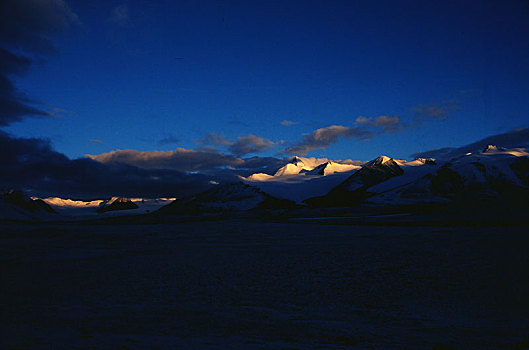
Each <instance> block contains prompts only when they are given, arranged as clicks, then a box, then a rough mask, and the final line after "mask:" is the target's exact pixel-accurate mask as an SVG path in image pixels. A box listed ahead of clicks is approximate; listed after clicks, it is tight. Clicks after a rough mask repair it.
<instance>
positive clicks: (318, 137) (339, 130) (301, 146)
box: [283, 125, 373, 156]
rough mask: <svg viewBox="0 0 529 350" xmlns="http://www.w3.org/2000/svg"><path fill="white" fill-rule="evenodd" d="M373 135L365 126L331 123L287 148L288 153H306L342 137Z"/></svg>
mask: <svg viewBox="0 0 529 350" xmlns="http://www.w3.org/2000/svg"><path fill="white" fill-rule="evenodd" d="M372 136H373V132H372V131H369V130H367V129H366V128H365V127H347V126H341V125H331V126H328V127H325V128H321V129H317V130H315V131H314V132H313V133H311V134H307V135H304V136H303V139H302V140H301V141H300V142H298V143H297V144H295V145H294V146H292V147H288V148H286V149H285V150H284V151H283V152H284V153H286V154H298V155H302V156H304V155H306V154H307V153H308V152H310V151H312V150H315V149H325V148H327V147H329V145H331V144H333V143H336V142H337V141H338V139H339V138H340V137H343V138H346V139H352V138H354V139H357V140H367V139H369V138H371V137H372Z"/></svg>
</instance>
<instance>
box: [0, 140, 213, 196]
mask: <svg viewBox="0 0 529 350" xmlns="http://www.w3.org/2000/svg"><path fill="white" fill-rule="evenodd" d="M0 149H2V151H3V152H5V154H4V156H3V157H2V159H1V161H0V164H1V168H2V171H1V172H0V183H1V184H2V186H3V187H4V188H5V189H8V188H15V189H22V190H25V191H27V192H29V193H31V194H34V195H38V196H62V197H69V198H72V197H73V198H85V199H88V198H92V199H94V198H105V197H109V196H125V197H167V196H169V197H180V196H183V195H188V194H192V193H196V192H198V191H202V190H204V189H206V188H208V187H209V186H210V185H209V181H211V180H212V178H211V177H210V176H205V175H201V174H186V173H184V172H183V171H178V170H173V169H142V168H139V167H136V166H133V165H127V164H117V163H116V164H114V163H112V164H110V163H109V164H105V163H101V162H98V161H95V160H92V159H89V158H82V159H74V160H71V159H69V158H67V157H66V156H65V155H63V154H61V153H59V152H56V151H54V150H53V149H52V147H51V146H50V143H49V141H47V140H43V139H36V138H14V137H11V136H10V135H8V134H7V133H5V132H2V131H0Z"/></svg>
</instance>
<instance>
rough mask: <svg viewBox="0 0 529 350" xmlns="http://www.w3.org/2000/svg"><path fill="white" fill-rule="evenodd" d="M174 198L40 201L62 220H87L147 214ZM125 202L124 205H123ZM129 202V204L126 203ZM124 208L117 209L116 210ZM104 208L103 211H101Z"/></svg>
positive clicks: (54, 199)
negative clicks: (95, 217) (103, 216)
mask: <svg viewBox="0 0 529 350" xmlns="http://www.w3.org/2000/svg"><path fill="white" fill-rule="evenodd" d="M175 199H176V198H127V199H124V198H121V197H111V198H110V199H107V200H100V199H99V200H89V201H83V200H72V199H63V198H59V197H48V198H43V199H42V201H43V202H45V203H47V204H48V205H50V206H51V207H52V208H53V209H54V210H55V211H57V212H58V213H59V214H61V216H62V217H64V218H70V219H71V218H77V217H79V218H89V217H91V216H101V215H102V214H104V215H105V216H109V215H130V214H134V215H137V214H147V213H150V212H153V211H155V210H157V209H159V208H161V207H162V206H164V205H167V204H169V203H172V202H173V201H174V200H175ZM123 202H125V203H123ZM128 202H130V203H128ZM119 207H121V208H125V209H126V210H124V209H117V208H119ZM101 208H104V209H101Z"/></svg>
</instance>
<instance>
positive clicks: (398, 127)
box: [356, 115, 405, 133]
mask: <svg viewBox="0 0 529 350" xmlns="http://www.w3.org/2000/svg"><path fill="white" fill-rule="evenodd" d="M356 124H358V125H362V126H365V127H375V128H379V129H380V130H381V131H382V132H383V133H392V132H399V131H402V129H403V128H404V126H405V125H404V124H403V123H402V121H401V120H400V118H399V117H398V116H393V117H390V116H387V115H381V116H379V117H376V118H366V117H358V118H356Z"/></svg>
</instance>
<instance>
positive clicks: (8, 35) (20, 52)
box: [0, 0, 79, 126]
mask: <svg viewBox="0 0 529 350" xmlns="http://www.w3.org/2000/svg"><path fill="white" fill-rule="evenodd" d="M78 25H79V20H78V18H77V16H76V15H75V14H74V13H73V12H72V11H71V10H70V8H69V7H68V6H67V5H66V3H65V2H64V1H62V0H2V1H0V126H6V125H9V124H11V123H13V122H17V121H20V120H22V119H23V118H24V117H29V116H33V117H34V116H53V114H52V113H49V112H46V111H44V110H42V109H41V108H39V107H37V106H35V105H36V103H35V101H33V100H32V99H30V98H28V97H27V96H26V95H25V94H24V93H23V92H21V91H19V90H18V89H17V88H16V87H15V86H14V84H13V83H12V81H11V79H10V76H11V75H21V74H24V73H26V72H27V71H28V69H29V68H30V66H31V63H32V61H33V60H35V59H36V60H41V57H42V55H46V54H50V53H55V52H56V49H55V47H54V45H53V42H52V38H53V37H54V36H55V35H57V34H58V33H60V32H62V31H64V30H66V29H67V28H69V27H72V26H78ZM14 52H17V53H16V54H15V53H14Z"/></svg>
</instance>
